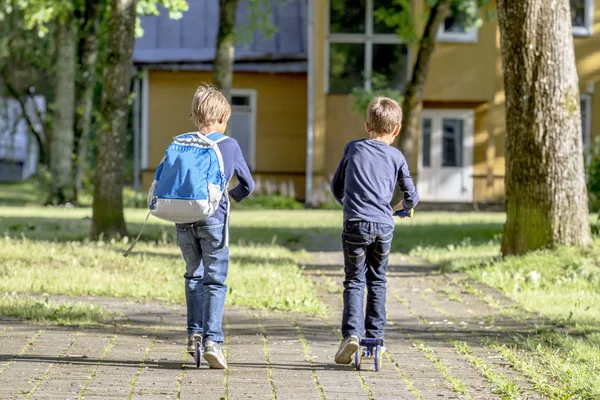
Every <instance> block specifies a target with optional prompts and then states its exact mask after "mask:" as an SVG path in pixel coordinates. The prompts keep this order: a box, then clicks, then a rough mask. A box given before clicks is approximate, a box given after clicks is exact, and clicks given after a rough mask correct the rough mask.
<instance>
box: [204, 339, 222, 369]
mask: <svg viewBox="0 0 600 400" xmlns="http://www.w3.org/2000/svg"><path fill="white" fill-rule="evenodd" d="M204 359H205V360H206V362H207V363H208V366H209V367H210V368H215V369H225V368H227V360H225V356H224V355H223V351H222V350H221V346H219V344H218V343H215V342H212V341H210V340H207V341H206V343H205V344H204Z"/></svg>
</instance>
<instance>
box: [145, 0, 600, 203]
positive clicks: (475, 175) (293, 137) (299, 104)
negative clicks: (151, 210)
mask: <svg viewBox="0 0 600 400" xmlns="http://www.w3.org/2000/svg"><path fill="white" fill-rule="evenodd" d="M195 3H197V2H190V10H189V11H188V12H187V13H186V14H185V15H184V17H183V19H182V20H179V21H169V20H168V19H167V18H166V16H160V17H148V18H146V19H145V20H143V22H142V26H143V27H144V29H146V31H147V33H148V32H149V31H153V32H155V33H156V34H155V35H154V36H152V35H150V36H144V38H143V39H141V40H140V41H138V43H137V44H136V52H135V55H134V58H135V61H136V64H137V66H138V67H139V68H141V69H142V70H143V71H144V72H143V76H144V78H143V84H142V85H141V86H142V90H141V98H142V100H143V101H142V107H141V109H142V112H141V126H142V129H141V158H142V171H143V172H142V181H143V184H144V185H145V186H147V185H148V184H149V182H150V180H151V179H152V176H153V173H154V168H155V166H156V165H157V164H158V162H159V161H160V159H161V157H162V153H163V151H164V148H165V147H166V145H167V144H168V142H169V141H170V140H171V138H172V137H173V136H175V135H176V134H178V133H181V132H185V131H188V130H190V129H192V127H191V124H190V123H189V122H188V120H187V119H186V117H187V113H188V108H189V103H190V99H191V96H192V94H193V92H194V90H195V88H196V86H197V85H198V84H199V83H200V82H201V81H203V80H208V81H210V76H211V72H210V71H211V65H210V60H212V58H211V57H214V48H211V47H210V46H211V45H210V44H208V43H214V40H213V39H214V37H215V36H216V28H214V27H213V28H214V29H213V31H214V32H213V33H212V36H211V34H206V35H205V36H206V37H207V38H208V39H209V40H208V42H206V43H204V44H202V45H198V46H196V48H185V46H188V47H189V45H188V44H186V42H185V32H186V29H189V28H186V26H187V25H186V24H188V23H190V24H192V25H194V19H195V18H196V19H197V18H210V20H216V15H218V14H217V11H218V5H217V3H218V2H217V1H216V0H206V1H204V2H202V4H208V6H207V5H203V6H200V5H197V4H195ZM391 3H392V2H391V1H389V0H386V1H383V0H359V1H353V2H348V1H346V0H292V1H289V2H285V3H284V4H281V5H276V6H275V7H274V10H275V11H274V15H273V22H274V24H275V25H276V26H277V27H278V28H279V31H278V33H277V35H276V36H275V37H274V38H271V39H269V40H267V41H262V40H261V39H260V38H255V40H254V42H252V46H254V48H255V49H260V50H255V51H254V53H253V54H249V53H252V51H249V50H247V49H246V50H244V48H243V47H239V48H238V49H239V50H238V52H237V53H236V65H235V74H234V83H233V87H234V88H235V89H236V91H234V96H237V97H234V99H233V103H234V119H233V121H234V122H233V126H232V135H233V136H236V135H238V136H236V137H237V138H238V140H240V143H246V141H247V142H248V143H249V144H248V145H247V146H246V147H243V149H245V154H246V158H247V160H248V162H249V164H250V167H251V168H252V170H253V171H254V173H255V175H257V176H260V177H264V178H268V179H274V180H278V181H289V180H293V181H294V182H295V185H296V191H297V193H298V194H299V195H300V197H304V196H305V194H306V192H305V190H304V189H305V188H306V190H307V191H309V193H308V195H309V196H310V195H311V193H313V191H314V188H315V187H316V186H317V185H321V184H322V183H323V182H326V181H327V180H328V177H329V176H330V175H331V174H332V172H333V171H334V169H335V167H336V166H337V163H338V161H339V158H340V157H341V153H342V150H343V148H344V145H345V143H346V142H348V141H350V140H353V139H358V138H362V137H364V130H363V117H362V116H361V115H358V114H357V113H356V111H354V108H353V97H352V95H350V94H349V93H350V91H351V90H352V88H354V87H357V86H363V85H364V87H365V88H367V89H368V88H369V87H370V85H371V82H370V81H369V79H365V77H368V76H370V74H371V73H378V74H382V75H384V76H386V78H387V79H388V82H390V84H391V85H393V86H394V87H396V88H398V89H401V88H402V87H403V85H404V84H405V82H406V79H407V78H408V77H409V76H410V69H411V68H412V63H413V62H414V58H415V55H416V51H417V48H416V47H413V46H406V45H405V44H403V43H402V41H401V40H400V39H399V38H398V36H397V35H395V34H394V33H393V32H391V31H390V30H389V29H388V28H387V27H386V26H384V25H382V24H381V23H378V21H377V19H376V18H375V17H374V12H375V10H376V9H377V8H378V7H379V6H381V5H386V6H388V7H389V6H390V4H391ZM571 4H572V9H573V13H572V14H573V34H574V41H575V50H576V57H577V69H578V73H579V80H580V92H581V107H582V128H583V130H582V131H583V139H584V144H586V145H589V144H590V143H591V139H592V137H593V136H595V135H596V134H597V133H598V132H600V119H599V118H592V116H593V115H598V114H599V113H600V95H599V94H598V91H600V87H599V88H597V89H596V88H595V85H596V82H597V81H598V80H600V0H571ZM203 7H204V9H203V10H200V9H202V8H203ZM425 7H426V6H425V0H414V2H413V14H414V18H415V21H423V15H424V13H425V11H426V9H425ZM211 10H212V11H211ZM209 11H210V12H212V14H210V12H209ZM244 12H245V11H244V9H243V7H242V8H241V10H240V13H239V14H238V19H240V20H243V14H244ZM203 13H204V14H203ZM209 14H210V15H209ZM199 15H200V17H199ZM202 15H203V16H202ZM207 15H208V16H207ZM211 15H212V16H211ZM188 21H192V22H188ZM460 21H461V18H460V15H453V16H452V17H450V18H449V19H448V20H446V21H445V23H444V24H443V26H442V27H440V31H439V32H438V36H437V39H438V43H437V46H436V50H435V53H434V55H433V59H432V62H431V64H430V70H429V74H428V79H427V83H426V87H425V93H424V103H423V114H422V124H421V134H420V138H419V146H418V148H419V154H418V157H415V160H413V165H411V172H412V174H413V176H414V178H415V180H416V182H417V188H418V190H419V193H420V197H421V201H423V202H464V203H489V202H499V201H502V198H503V193H504V148H505V145H504V142H505V134H506V131H505V121H504V118H505V107H504V91H503V78H502V61H501V53H500V34H499V29H498V21H497V19H491V20H487V21H485V22H484V23H483V25H482V26H481V27H480V28H479V29H472V30H467V29H465V28H464V27H463V26H462V24H461V22H460ZM159 22H160V23H161V24H164V25H169V26H170V28H169V31H178V32H183V33H179V35H180V37H179V39H177V38H171V39H169V40H170V41H169V42H168V43H167V39H165V38H160V36H161V35H162V34H163V33H164V32H166V31H167V29H166V28H164V29H163V28H156V26H155V25H153V24H158V23H159ZM196 22H197V23H196V25H201V24H200V23H198V21H197V20H196ZM150 28H152V29H150ZM419 29H422V26H421V27H419ZM158 33H161V35H158ZM169 35H170V34H169ZM177 40H179V42H178V41H177ZM210 40H212V42H210ZM161 41H162V43H166V44H165V45H161ZM202 46H204V47H202ZM212 46H213V47H214V45H212ZM264 49H268V50H264ZM290 49H292V50H293V51H290ZM185 50H189V51H188V52H187V53H186V51H185ZM157 53H164V55H163V56H162V57H163V59H160V57H157V56H156V54H157ZM188 53H189V54H188ZM144 54H146V58H144V57H143V55H144ZM177 57H179V59H180V60H179V61H177ZM259 67H260V68H259ZM236 113H237V114H238V115H236ZM244 113H246V114H244ZM244 116H245V117H244ZM236 131H237V133H236ZM245 132H249V133H245ZM246 138H248V139H246Z"/></svg>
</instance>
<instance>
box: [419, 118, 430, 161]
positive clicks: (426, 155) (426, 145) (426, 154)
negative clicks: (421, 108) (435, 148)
mask: <svg viewBox="0 0 600 400" xmlns="http://www.w3.org/2000/svg"><path fill="white" fill-rule="evenodd" d="M422 124H423V126H422V128H421V129H422V133H421V140H422V142H423V144H422V146H421V147H422V153H423V158H422V160H421V164H422V166H423V167H431V118H423V121H422Z"/></svg>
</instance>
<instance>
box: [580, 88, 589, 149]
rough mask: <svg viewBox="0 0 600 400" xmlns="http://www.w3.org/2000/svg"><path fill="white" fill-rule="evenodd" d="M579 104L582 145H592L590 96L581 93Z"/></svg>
mask: <svg viewBox="0 0 600 400" xmlns="http://www.w3.org/2000/svg"><path fill="white" fill-rule="evenodd" d="M579 104H580V106H581V136H582V141H583V147H584V148H587V147H590V146H591V145H592V96H590V95H589V94H582V95H581V96H580V97H579Z"/></svg>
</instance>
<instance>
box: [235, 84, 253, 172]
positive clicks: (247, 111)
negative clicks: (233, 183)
mask: <svg viewBox="0 0 600 400" xmlns="http://www.w3.org/2000/svg"><path fill="white" fill-rule="evenodd" d="M229 132H230V134H231V137H232V138H234V139H235V140H237V142H238V143H239V145H240V149H242V154H243V155H244V158H245V159H246V163H248V167H249V168H250V169H251V170H254V168H255V147H256V144H255V141H256V91H255V90H241V89H233V90H232V91H231V118H230V119H229Z"/></svg>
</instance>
